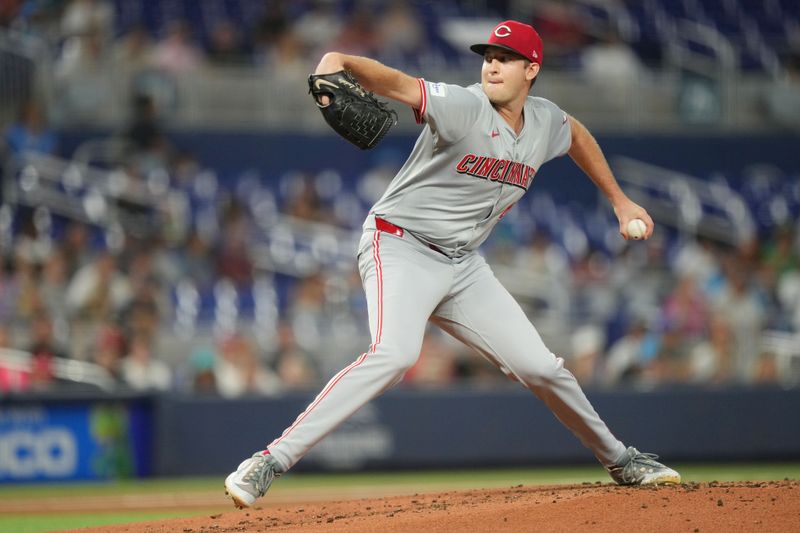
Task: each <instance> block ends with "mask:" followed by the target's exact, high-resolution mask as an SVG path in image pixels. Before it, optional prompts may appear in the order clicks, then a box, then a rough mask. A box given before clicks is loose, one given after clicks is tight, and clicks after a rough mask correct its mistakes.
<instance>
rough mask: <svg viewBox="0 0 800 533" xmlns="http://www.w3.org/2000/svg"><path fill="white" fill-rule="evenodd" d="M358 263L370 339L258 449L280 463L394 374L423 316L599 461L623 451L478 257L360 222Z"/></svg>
mask: <svg viewBox="0 0 800 533" xmlns="http://www.w3.org/2000/svg"><path fill="white" fill-rule="evenodd" d="M358 267H359V271H360V274H361V279H362V282H363V284H364V290H365V292H366V296H367V305H368V312H369V320H370V324H369V325H370V333H371V335H372V344H371V345H370V346H369V348H368V349H367V351H366V352H365V353H363V354H362V355H361V356H360V357H359V358H358V359H356V360H355V361H354V362H353V363H351V364H350V365H349V366H347V367H345V368H344V369H342V370H341V371H340V372H339V373H338V374H336V375H335V376H334V377H333V378H332V379H331V380H330V381H329V382H328V384H327V385H326V386H325V388H323V389H322V391H321V392H320V393H319V395H317V397H316V398H315V399H314V401H313V402H311V404H310V405H309V406H308V407H307V408H306V410H305V411H303V412H302V413H301V414H300V415H299V416H298V417H297V419H296V420H295V422H294V423H293V424H292V425H291V426H289V427H288V428H286V430H285V431H284V432H283V434H282V435H281V436H280V437H278V438H277V439H275V440H274V441H273V442H272V443H271V444H269V446H268V449H269V451H270V453H271V454H272V455H273V457H274V458H275V459H276V460H277V461H278V463H279V466H280V467H282V468H283V469H284V471H285V470H288V469H289V468H291V467H292V466H293V465H294V464H295V463H296V462H297V461H299V460H300V459H301V458H302V457H303V456H304V455H305V454H306V453H308V451H309V450H310V449H311V448H312V447H313V446H314V445H315V444H316V443H317V442H319V441H320V440H322V439H323V438H324V437H325V436H326V435H328V434H329V433H330V432H332V431H333V430H334V429H336V428H337V427H338V426H339V425H340V424H341V423H342V422H344V421H345V420H346V419H347V418H348V417H349V416H351V415H352V414H353V413H355V412H356V411H357V410H358V409H359V408H360V407H361V406H363V405H364V404H366V403H367V402H369V401H370V400H372V399H373V398H375V397H376V396H378V395H380V394H381V393H383V392H384V391H386V390H387V389H389V388H391V387H392V386H393V385H395V384H396V383H397V382H399V381H400V380H401V379H402V378H403V375H404V374H405V373H406V371H407V370H408V369H409V368H411V367H412V366H413V365H414V363H415V362H416V361H417V358H418V357H419V353H420V349H421V346H422V340H423V336H424V333H425V327H426V324H427V322H428V320H429V319H430V320H431V321H432V322H434V323H435V324H437V325H438V326H439V327H441V328H442V329H444V330H445V331H446V332H448V333H449V334H451V335H453V336H454V337H455V338H457V339H459V340H460V341H462V342H464V343H465V344H466V345H468V346H471V347H472V348H474V349H475V350H477V351H478V353H480V354H481V355H483V356H484V357H485V358H486V359H488V360H489V361H491V362H492V363H493V364H495V365H496V366H498V367H499V368H500V369H501V370H502V371H503V372H504V373H506V374H507V375H508V376H509V377H511V378H512V379H516V380H517V381H519V382H520V383H522V384H523V385H525V387H527V388H528V389H530V390H531V391H532V392H533V393H534V394H535V395H536V396H537V397H538V398H539V399H541V400H542V401H543V402H544V403H545V404H546V405H547V406H548V407H549V408H550V410H551V411H552V412H553V414H554V415H555V416H556V417H557V418H558V419H559V420H560V421H561V422H562V423H563V424H564V425H565V426H566V427H567V428H568V429H569V430H570V431H572V432H573V433H574V434H575V435H576V436H577V437H578V438H579V439H580V441H581V442H582V443H583V444H584V446H586V447H587V448H589V449H590V450H591V451H592V452H593V453H594V455H595V456H596V457H597V459H598V460H599V461H600V462H601V463H602V464H603V465H605V466H608V465H611V464H613V463H614V462H615V461H616V460H617V459H618V458H619V457H621V456H622V455H623V453H624V452H625V446H624V445H623V444H622V443H621V442H620V441H619V440H617V439H616V438H615V437H614V435H613V434H612V433H611V432H610V431H609V429H608V427H607V426H606V424H605V423H604V422H603V421H602V420H601V419H600V417H599V416H598V414H597V412H595V410H594V408H592V406H591V404H590V403H589V400H588V399H587V398H586V396H585V395H584V393H583V391H582V390H581V388H580V385H578V382H577V381H576V380H575V377H574V376H573V375H572V373H570V372H569V371H568V370H567V369H566V368H564V360H563V359H561V358H558V357H556V356H555V355H553V354H552V353H551V352H550V350H548V349H547V347H546V346H545V345H544V342H543V341H542V339H541V337H540V336H539V333H538V332H537V331H536V328H535V327H534V326H533V324H531V322H530V321H529V320H528V318H527V316H526V315H525V313H524V312H523V311H522V309H521V308H520V306H519V304H517V302H516V301H515V300H514V298H513V297H512V296H511V295H510V294H509V293H508V291H507V290H506V289H505V288H504V287H503V286H502V285H501V284H500V282H499V281H498V280H497V279H496V278H495V276H494V274H493V272H492V271H491V269H490V267H489V265H488V264H487V263H486V261H485V260H484V258H483V257H482V256H481V255H480V254H478V253H476V252H470V253H467V254H466V255H465V256H463V257H460V258H457V259H451V258H448V257H447V256H445V255H443V254H441V253H440V252H437V251H435V250H432V249H430V248H429V247H428V246H427V245H425V244H423V243H422V242H420V241H419V240H417V239H415V238H414V237H413V236H411V235H410V234H409V233H408V232H405V234H404V235H403V236H397V235H393V234H391V233H386V232H383V231H379V230H375V229H369V228H368V229H367V230H366V231H365V232H364V234H363V236H362V238H361V242H360V245H359V254H358Z"/></svg>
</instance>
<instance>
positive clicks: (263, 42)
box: [256, 0, 292, 54]
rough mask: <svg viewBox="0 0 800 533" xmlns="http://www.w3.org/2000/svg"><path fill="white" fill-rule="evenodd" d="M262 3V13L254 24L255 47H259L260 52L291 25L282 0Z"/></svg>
mask: <svg viewBox="0 0 800 533" xmlns="http://www.w3.org/2000/svg"><path fill="white" fill-rule="evenodd" d="M264 3H265V9H264V15H263V16H262V17H261V20H259V21H258V24H257V25H256V41H257V48H260V49H261V53H262V54H264V53H266V50H268V49H269V48H271V47H272V46H274V45H275V43H276V41H277V39H278V38H279V37H281V36H282V35H283V34H284V33H285V32H286V31H287V30H289V28H291V27H292V24H291V23H290V21H289V15H288V14H287V12H286V11H287V10H286V2H285V1H284V0H266V1H265V2H264Z"/></svg>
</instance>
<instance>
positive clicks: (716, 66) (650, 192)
mask: <svg viewBox="0 0 800 533" xmlns="http://www.w3.org/2000/svg"><path fill="white" fill-rule="evenodd" d="M511 17H513V18H516V19H518V20H523V21H527V22H532V23H533V24H535V25H536V27H537V28H538V29H539V30H540V32H541V33H542V36H543V38H544V42H545V48H544V66H543V70H542V72H541V75H540V80H539V81H538V82H537V84H536V86H535V88H534V91H533V92H534V94H535V95H541V96H544V97H547V98H550V99H552V100H554V101H555V102H556V103H558V104H559V105H560V106H561V107H562V108H564V109H565V110H566V111H568V112H570V113H572V114H573V115H574V116H576V117H577V118H578V119H580V120H581V121H583V122H584V123H586V124H587V125H588V126H589V127H590V129H591V130H592V131H593V132H594V133H595V134H596V135H597V137H598V139H599V140H600V143H601V145H602V146H603V148H604V150H605V152H606V154H607V156H608V158H609V160H610V162H611V164H612V166H613V168H614V170H615V172H616V174H617V177H618V179H619V181H620V183H621V184H622V186H623V187H624V188H625V190H626V191H628V192H629V194H630V195H631V196H632V197H633V198H634V199H635V200H636V201H638V202H641V203H642V204H643V205H644V206H645V207H646V208H647V209H648V210H649V211H650V213H651V214H652V215H653V218H654V219H655V221H656V224H657V229H656V233H655V235H654V236H653V238H652V239H650V240H649V241H647V242H632V243H626V242H624V241H623V240H622V239H621V238H620V237H619V235H618V231H617V227H616V225H615V219H614V216H613V213H612V212H611V211H610V209H609V208H608V206H607V204H606V203H605V202H604V201H603V199H602V198H598V196H597V192H596V190H595V189H594V188H593V186H592V185H591V184H590V183H589V182H588V180H586V179H585V178H584V177H583V176H582V175H581V173H580V172H579V171H578V170H577V169H576V167H575V166H574V165H573V164H572V162H571V161H569V159H568V158H562V159H561V160H558V161H555V162H552V163H550V164H548V165H547V166H546V167H544V168H543V169H541V171H540V172H538V173H537V177H536V179H535V181H534V184H533V186H532V188H531V190H530V191H529V192H528V193H527V195H526V196H525V198H524V199H523V201H521V202H520V203H519V205H517V206H516V207H515V208H514V209H513V210H512V211H510V212H509V214H508V216H506V217H505V218H504V219H503V221H502V223H501V224H500V225H499V226H498V228H497V229H496V231H495V234H494V236H493V237H492V238H491V240H490V241H489V242H487V244H486V246H485V249H484V252H485V254H486V255H487V257H488V258H489V260H490V262H491V263H492V265H493V268H494V270H495V272H496V274H497V275H498V277H499V278H500V279H501V280H502V281H503V283H504V284H505V285H506V286H507V287H508V288H509V290H510V291H511V292H512V293H513V294H514V295H515V297H516V298H517V299H518V300H519V301H520V303H521V304H522V305H523V307H524V308H525V310H526V312H527V313H528V314H529V315H530V317H531V319H532V320H533V322H534V323H535V324H536V326H537V328H538V329H539V330H540V332H541V333H542V335H543V337H544V338H545V340H546V342H547V343H548V345H549V346H550V347H551V348H552V350H553V351H554V352H555V353H557V354H559V355H561V356H563V357H565V359H566V361H567V365H568V366H569V367H570V368H571V369H572V371H573V372H574V373H575V375H576V376H577V377H578V379H579V380H580V381H581V383H582V384H583V386H584V387H585V389H586V390H587V393H588V395H589V396H590V398H591V399H592V401H593V403H594V404H595V405H596V407H597V409H598V410H599V411H600V413H601V414H602V416H603V417H604V419H605V420H606V421H607V422H608V423H609V425H610V426H611V427H612V429H613V430H614V431H615V432H616V433H617V434H618V435H619V436H620V437H621V438H622V439H624V440H625V441H626V442H630V443H633V444H635V445H637V446H638V447H640V448H641V449H645V450H648V451H656V452H658V453H660V454H662V456H665V457H666V458H667V459H668V460H669V461H674V460H681V461H690V460H714V459H725V460H737V459H747V460H769V459H773V460H774V459H781V460H796V459H798V457H799V456H800V425H798V424H797V422H796V417H793V416H792V414H793V413H796V412H798V411H799V410H800V239H799V237H800V232H798V229H800V226H799V225H798V215H800V155H798V150H797V147H798V146H800V133H798V132H800V59H799V58H800V52H799V50H798V46H800V4H799V3H798V2H796V1H794V0H765V1H763V2H757V3H753V2H743V1H742V2H739V1H735V0H732V1H728V2H720V1H718V0H682V1H673V0H648V1H643V2H635V1H630V2H628V1H624V0H619V1H617V2H610V1H609V2H599V1H590V0H574V1H560V2H557V1H537V2H515V1H512V0H508V1H505V2H497V1H491V2H490V1H488V0H487V1H479V0H474V1H466V0H463V1H459V0H442V1H436V2H428V1H421V0H420V1H407V2H378V1H372V2H370V1H361V2H355V1H343V2H335V1H310V0H309V1H291V2H290V1H279V0H272V1H270V0H265V1H254V0H253V1H251V0H224V1H223V0H209V1H205V2H194V1H190V0H171V1H163V2H150V1H146V0H114V1H111V0H71V1H67V0H64V1H53V2H34V1H22V0H12V1H10V2H8V1H7V2H3V4H2V8H0V131H2V138H1V140H0V161H2V176H3V189H2V202H1V205H0V252H1V253H2V261H0V267H1V268H0V482H2V483H19V482H27V481H52V480H68V479H105V478H118V477H130V476H153V475H178V474H179V475H195V474H213V475H217V474H223V473H225V472H227V471H229V470H230V469H231V467H233V466H235V465H236V464H237V462H238V461H239V460H240V459H241V458H242V457H243V456H245V455H246V454H248V453H250V452H252V451H253V450H255V449H259V448H260V447H262V446H263V445H264V444H265V443H266V442H267V441H268V440H269V439H271V438H272V437H273V436H275V435H276V434H277V433H278V432H279V431H281V430H282V428H284V427H285V426H286V425H287V424H289V423H290V422H291V420H292V419H293V418H294V416H296V414H297V413H298V412H299V411H300V410H301V409H302V408H303V407H304V406H305V405H306V404H307V403H308V402H309V401H310V400H311V398H312V397H313V395H314V394H315V393H316V391H317V390H319V388H320V386H321V385H322V384H324V383H325V382H326V381H327V379H328V378H329V377H330V376H331V375H333V373H335V372H336V371H338V370H339V369H340V368H341V367H342V366H344V365H346V364H348V363H349V362H350V361H351V360H352V359H353V358H354V357H356V356H357V355H358V354H360V353H361V352H362V351H363V349H364V347H366V346H367V345H368V344H369V336H368V331H367V320H366V312H365V305H364V300H363V296H362V293H361V287H360V282H359V280H358V276H357V272H356V270H355V258H354V249H355V244H356V241H357V238H358V235H359V226H360V224H361V221H362V220H363V217H364V215H365V214H366V212H367V210H368V208H369V206H370V205H371V203H372V202H374V201H375V199H377V198H378V197H379V196H380V194H381V193H382V191H383V190H384V188H385V187H386V184H387V183H388V181H389V180H390V179H391V177H392V176H393V174H394V172H396V170H397V169H398V168H399V166H400V165H402V163H403V160H404V157H405V155H406V154H407V152H408V151H409V149H410V147H411V146H412V145H413V142H414V139H415V136H416V134H417V132H418V129H417V128H418V127H417V126H415V125H414V123H413V117H412V114H411V112H410V110H405V109H398V111H399V115H400V123H399V124H398V125H397V126H396V128H395V129H394V130H393V131H392V132H391V133H390V134H389V136H388V137H387V138H386V140H385V141H384V142H383V143H382V144H381V145H380V146H379V147H378V148H377V149H375V150H374V151H372V152H360V151H357V150H356V149H355V148H353V147H351V146H349V145H347V144H346V143H345V142H344V141H342V140H341V139H339V138H337V137H334V136H332V134H331V133H330V131H329V130H328V129H327V127H326V126H325V124H324V123H323V121H322V119H321V117H320V116H319V113H318V112H317V111H316V109H315V108H314V106H313V104H312V102H311V100H310V98H309V97H308V96H307V94H306V92H307V88H306V83H305V78H306V76H307V75H308V73H309V72H311V71H312V70H313V68H314V65H315V63H316V61H317V60H318V58H319V57H320V56H321V54H322V53H323V52H324V51H326V50H330V49H337V50H341V51H345V52H350V53H357V54H364V55H369V56H371V57H376V58H379V59H381V60H382V61H384V62H386V63H387V64H390V65H392V66H395V67H398V68H401V69H403V70H405V71H406V72H408V73H410V74H413V75H416V76H423V77H425V78H427V79H432V80H440V81H447V82H453V83H461V84H466V83H472V82H475V81H477V80H478V79H479V69H480V58H479V57H477V56H475V55H474V54H471V53H469V52H468V51H467V45H468V44H470V43H472V42H479V41H482V40H484V39H485V38H486V34H487V32H488V31H489V29H490V28H492V27H493V26H494V24H496V22H497V21H498V20H502V19H505V18H511ZM395 107H399V106H395ZM497 319H498V320H502V317H497ZM444 421H446V422H447V423H446V424H445V423H444ZM591 460H592V459H591V457H589V454H588V452H587V451H586V450H584V449H583V448H582V447H581V446H580V444H579V443H578V442H577V440H576V439H574V438H573V437H572V436H571V435H569V434H567V432H566V431H565V430H564V429H563V428H561V427H560V425H559V424H558V423H557V422H556V421H555V420H554V419H553V417H552V415H550V413H549V412H548V411H547V410H546V409H545V408H544V407H543V406H542V405H541V404H540V403H539V402H538V401H537V400H536V399H535V398H533V397H532V396H531V395H530V394H529V393H527V392H526V391H524V390H522V389H521V388H520V387H519V386H518V385H515V384H513V383H510V382H508V381H506V380H505V378H504V377H503V376H502V375H501V374H500V373H499V372H497V371H495V369H493V368H490V367H489V365H488V364H486V363H484V362H483V361H481V360H480V359H479V358H478V357H477V356H475V355H474V354H471V353H468V352H465V351H464V349H463V348H462V347H461V346H459V345H458V344H456V343H454V342H453V341H452V340H450V339H448V338H447V337H445V336H443V335H442V334H440V333H438V332H436V331H431V332H430V333H429V335H428V336H427V338H426V341H425V343H424V346H423V350H422V356H421V358H420V362H419V364H418V365H417V366H416V367H415V368H414V369H413V370H412V371H411V372H409V374H408V375H407V376H406V378H405V380H404V381H403V382H402V383H400V384H399V385H398V386H397V387H396V389H395V390H393V391H390V392H389V393H388V394H386V395H385V396H384V397H382V398H380V399H378V400H377V401H375V402H374V403H372V404H370V405H368V406H367V407H365V408H364V409H362V410H361V411H359V412H358V413H357V414H356V415H355V416H354V417H353V418H352V419H351V420H350V421H348V422H347V423H346V424H345V426H344V427H342V428H341V429H340V430H339V431H338V432H337V433H335V434H334V435H332V436H331V437H330V438H329V439H327V440H325V441H324V442H322V443H321V444H320V445H319V446H318V447H317V448H316V449H315V450H314V451H313V452H312V454H311V455H310V456H309V457H308V458H307V460H306V461H303V462H301V463H300V464H299V465H298V468H299V469H318V470H319V469H322V470H326V469H338V470H359V469H368V468H387V469H391V468H408V467H413V468H420V467H436V466H446V467H457V466H464V465H475V464H481V465H485V466H490V465H535V464H550V463H578V462H589V461H591Z"/></svg>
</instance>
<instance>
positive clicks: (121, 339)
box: [90, 321, 128, 382]
mask: <svg viewBox="0 0 800 533" xmlns="http://www.w3.org/2000/svg"><path fill="white" fill-rule="evenodd" d="M127 351H128V343H127V340H126V339H125V335H124V333H123V331H122V328H120V327H119V326H118V325H117V324H116V323H114V322H111V321H106V322H101V323H100V324H99V325H98V327H97V330H96V333H95V338H94V343H93V344H92V345H91V357H90V359H91V361H92V362H93V363H95V364H96V365H99V366H100V367H101V368H102V369H103V370H105V371H106V372H107V373H108V375H109V377H110V378H111V379H113V380H114V381H116V382H121V381H122V358H123V357H124V356H125V354H126V353H127Z"/></svg>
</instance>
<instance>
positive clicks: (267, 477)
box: [243, 457, 275, 497]
mask: <svg viewBox="0 0 800 533" xmlns="http://www.w3.org/2000/svg"><path fill="white" fill-rule="evenodd" d="M257 459H258V464H257V465H256V466H254V467H253V468H251V469H250V471H249V472H248V473H247V474H246V475H245V476H244V478H243V480H244V481H246V482H247V483H251V484H252V485H253V486H254V487H255V488H256V491H258V496H259V497H261V496H263V495H264V494H266V492H267V490H268V489H269V487H270V485H272V482H273V481H274V480H275V471H274V470H273V468H272V465H271V464H270V463H269V461H268V460H267V458H266V457H259V458H257Z"/></svg>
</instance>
